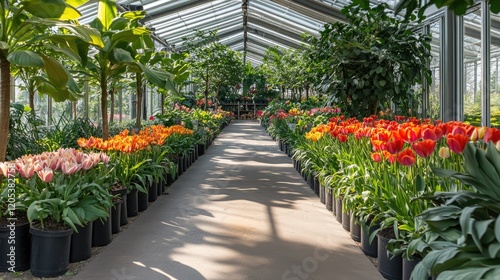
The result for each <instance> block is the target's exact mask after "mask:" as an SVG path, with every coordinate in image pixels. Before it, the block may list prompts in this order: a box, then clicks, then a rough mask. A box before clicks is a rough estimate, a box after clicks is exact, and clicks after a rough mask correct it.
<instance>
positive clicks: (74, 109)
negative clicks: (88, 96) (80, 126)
mask: <svg viewBox="0 0 500 280" xmlns="http://www.w3.org/2000/svg"><path fill="white" fill-rule="evenodd" d="M77 104H78V101H73V102H71V105H72V106H73V120H76V118H77V117H78V114H77V112H76V105H77Z"/></svg>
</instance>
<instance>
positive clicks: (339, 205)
mask: <svg viewBox="0 0 500 280" xmlns="http://www.w3.org/2000/svg"><path fill="white" fill-rule="evenodd" d="M335 212H336V213H337V215H336V218H337V222H339V223H342V200H341V199H339V198H335Z"/></svg>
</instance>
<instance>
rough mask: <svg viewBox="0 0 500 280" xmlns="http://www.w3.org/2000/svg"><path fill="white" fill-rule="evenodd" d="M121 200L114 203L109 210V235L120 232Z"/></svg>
mask: <svg viewBox="0 0 500 280" xmlns="http://www.w3.org/2000/svg"><path fill="white" fill-rule="evenodd" d="M122 204H123V200H119V201H115V202H114V203H113V208H111V233H112V234H115V233H119V232H120V224H121V216H122Z"/></svg>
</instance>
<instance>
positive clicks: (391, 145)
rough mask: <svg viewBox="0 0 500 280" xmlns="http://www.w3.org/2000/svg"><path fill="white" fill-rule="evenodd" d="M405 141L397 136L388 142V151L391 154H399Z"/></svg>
mask: <svg viewBox="0 0 500 280" xmlns="http://www.w3.org/2000/svg"><path fill="white" fill-rule="evenodd" d="M404 144H405V142H404V141H403V139H401V138H396V139H394V140H391V141H387V142H386V147H387V151H388V152H389V153H391V154H393V155H394V154H397V153H399V152H400V151H401V150H402V149H403V145H404Z"/></svg>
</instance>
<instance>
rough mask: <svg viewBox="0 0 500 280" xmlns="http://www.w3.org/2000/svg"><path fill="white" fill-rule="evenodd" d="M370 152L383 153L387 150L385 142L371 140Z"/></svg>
mask: <svg viewBox="0 0 500 280" xmlns="http://www.w3.org/2000/svg"><path fill="white" fill-rule="evenodd" d="M371 142H372V150H373V151H385V150H387V142H384V141H381V140H376V139H372V140H371Z"/></svg>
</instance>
